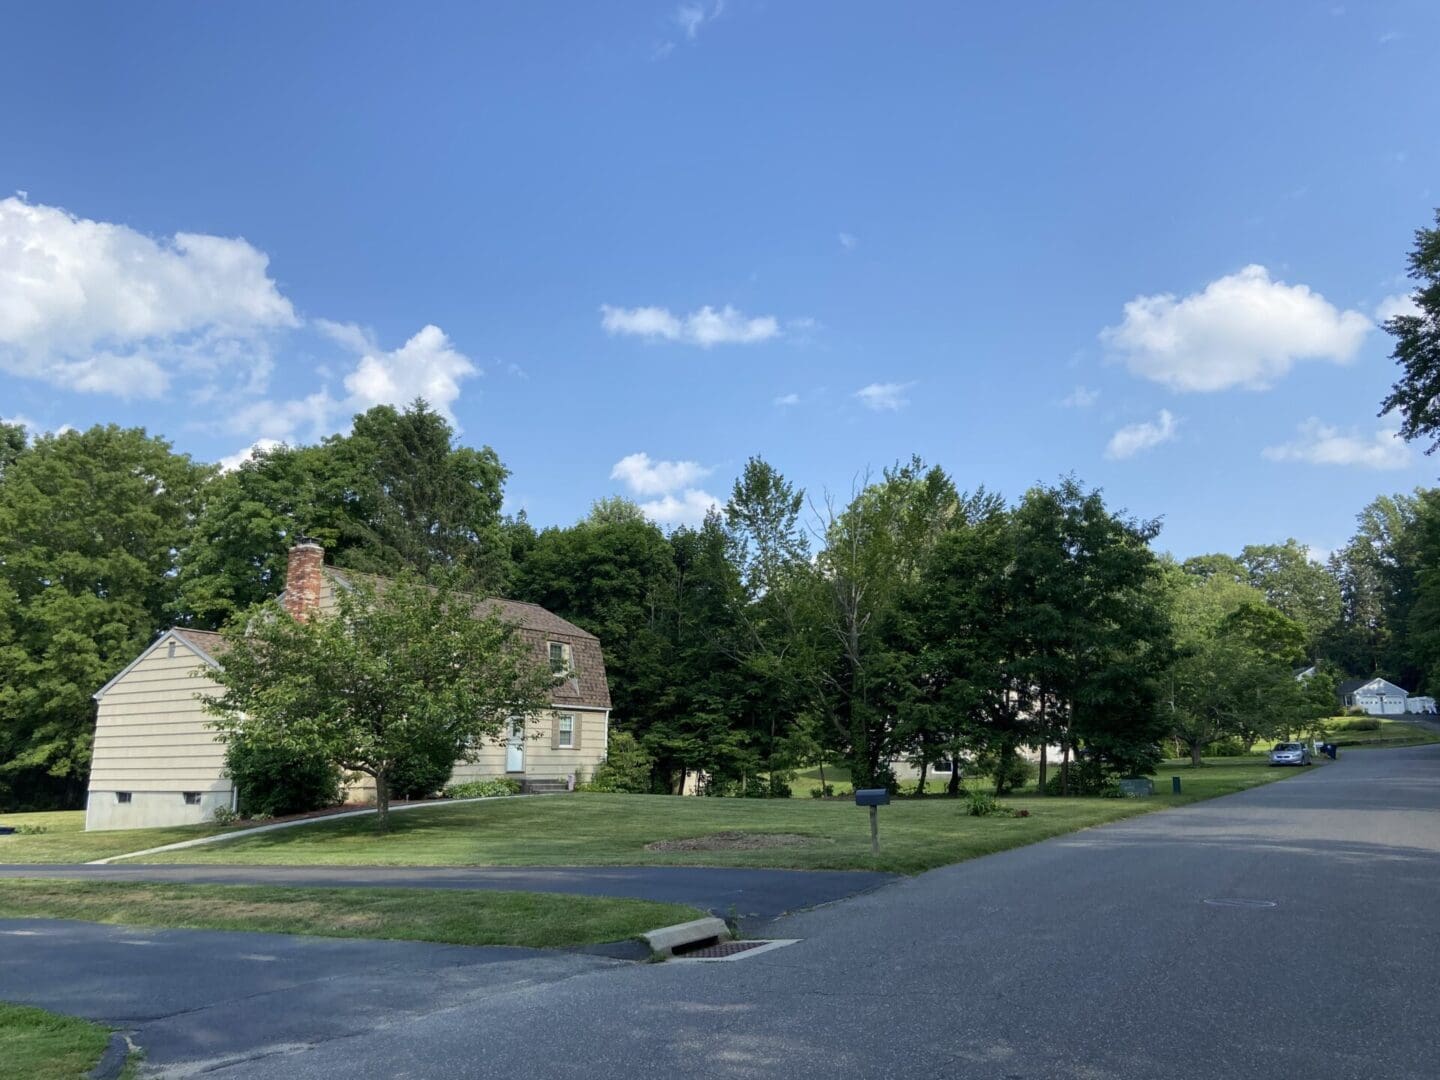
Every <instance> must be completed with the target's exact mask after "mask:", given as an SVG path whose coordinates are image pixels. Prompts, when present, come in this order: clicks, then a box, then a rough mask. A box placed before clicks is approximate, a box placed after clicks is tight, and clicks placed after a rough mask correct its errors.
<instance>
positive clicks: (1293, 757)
mask: <svg viewBox="0 0 1440 1080" xmlns="http://www.w3.org/2000/svg"><path fill="white" fill-rule="evenodd" d="M1270 764H1271V765H1309V764H1310V751H1309V750H1308V749H1307V748H1306V746H1305V744H1304V743H1298V742H1277V743H1276V744H1275V747H1274V749H1272V750H1271V751H1270Z"/></svg>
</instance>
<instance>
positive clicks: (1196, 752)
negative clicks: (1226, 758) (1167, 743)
mask: <svg viewBox="0 0 1440 1080" xmlns="http://www.w3.org/2000/svg"><path fill="white" fill-rule="evenodd" d="M1204 749H1205V747H1204V745H1203V744H1202V743H1198V742H1193V743H1191V744H1190V764H1191V765H1194V766H1195V767H1196V768H1199V767H1200V766H1201V765H1203V764H1204V762H1202V761H1201V760H1200V752H1201V751H1202V750H1204Z"/></svg>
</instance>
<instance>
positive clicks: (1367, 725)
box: [1330, 716, 1380, 731]
mask: <svg viewBox="0 0 1440 1080" xmlns="http://www.w3.org/2000/svg"><path fill="white" fill-rule="evenodd" d="M1330 726H1331V727H1332V728H1334V729H1335V730H1336V731H1379V730H1380V721H1379V720H1377V719H1375V717H1373V716H1366V717H1363V718H1358V717H1357V718H1356V719H1354V720H1336V721H1335V722H1334V723H1333V724H1331V725H1330Z"/></svg>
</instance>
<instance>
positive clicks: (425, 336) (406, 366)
mask: <svg viewBox="0 0 1440 1080" xmlns="http://www.w3.org/2000/svg"><path fill="white" fill-rule="evenodd" d="M478 370H479V369H478V368H476V366H475V365H474V364H473V363H472V362H471V361H470V358H469V357H467V356H465V355H464V354H463V353H461V352H459V351H457V350H456V349H455V347H454V346H453V345H451V343H450V339H449V338H448V337H446V336H445V332H444V331H443V330H441V329H440V328H439V327H438V326H425V327H422V328H421V330H420V332H419V333H417V334H416V335H415V336H414V337H412V338H411V339H410V340H409V341H407V342H406V343H405V344H404V345H402V346H400V348H398V349H395V350H393V351H392V352H381V351H379V350H376V351H374V352H367V353H366V354H365V355H364V356H362V357H361V358H360V363H359V365H358V366H357V367H356V368H355V370H354V371H352V372H351V373H350V374H349V375H346V376H345V389H347V390H349V391H350V398H349V401H348V402H347V405H348V406H349V407H350V408H351V409H353V410H355V411H356V412H363V411H364V410H366V409H368V408H370V407H372V406H374V405H401V406H403V405H408V404H409V403H410V402H411V401H413V400H415V398H417V397H420V398H424V399H425V400H426V401H427V402H428V403H429V404H430V407H431V408H433V409H434V410H435V411H436V412H438V413H441V414H443V415H444V416H445V417H447V418H448V419H450V420H454V414H453V413H452V412H451V409H450V406H452V405H453V404H454V403H455V399H456V398H458V397H459V396H460V383H461V381H462V380H464V379H467V378H469V377H470V376H472V375H474V374H476V373H477V372H478Z"/></svg>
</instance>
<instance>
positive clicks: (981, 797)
mask: <svg viewBox="0 0 1440 1080" xmlns="http://www.w3.org/2000/svg"><path fill="white" fill-rule="evenodd" d="M999 812H1000V804H999V803H998V802H996V801H995V796H994V795H991V794H990V793H989V792H988V791H967V792H965V813H967V814H969V815H970V816H971V817H989V816H990V815H992V814H996V813H999Z"/></svg>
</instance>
